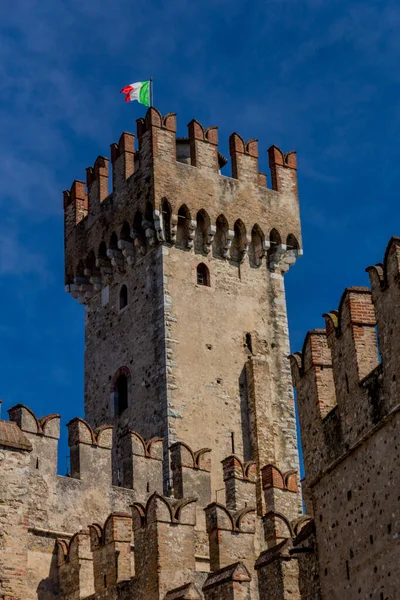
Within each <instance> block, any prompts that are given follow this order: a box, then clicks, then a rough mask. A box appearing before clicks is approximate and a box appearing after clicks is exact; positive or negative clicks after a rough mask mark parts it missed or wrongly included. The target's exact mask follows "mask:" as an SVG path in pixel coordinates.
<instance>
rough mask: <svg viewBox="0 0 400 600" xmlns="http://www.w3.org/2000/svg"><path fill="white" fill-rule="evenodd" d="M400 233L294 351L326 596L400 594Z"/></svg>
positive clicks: (308, 492) (308, 493) (308, 489)
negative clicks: (363, 284) (365, 281)
mask: <svg viewBox="0 0 400 600" xmlns="http://www.w3.org/2000/svg"><path fill="white" fill-rule="evenodd" d="M399 257H400V239H399V238H392V239H391V241H390V242H389V245H388V247H387V250H386V254H385V259H384V263H383V264H379V265H376V266H374V267H369V268H368V269H367V270H368V272H369V274H370V279H371V287H372V290H369V289H368V288H348V289H347V290H346V291H345V292H344V294H343V297H342V300H341V302H340V305H339V310H338V311H331V312H330V313H329V314H327V315H324V316H325V322H326V329H325V330H314V331H310V332H309V333H308V335H307V337H306V340H305V343H304V347H303V352H302V353H297V354H296V355H294V356H293V357H292V371H293V380H294V384H295V386H296V387H297V397H298V404H299V415H300V427H301V434H302V442H303V448H304V460H305V472H306V478H305V481H304V486H303V489H304V490H305V497H306V504H307V510H308V512H310V513H313V515H314V521H315V530H316V543H317V548H318V558H319V577H320V585H321V591H322V598H332V599H333V598H350V597H359V598H377V599H379V600H380V599H381V598H383V599H386V598H395V597H396V595H397V594H398V591H397V590H398V586H399V579H398V569H397V564H398V561H399V550H398V548H399V544H398V538H399V535H400V510H399V494H398V488H399V479H400V469H399V466H398V465H399V457H400V454H399V439H400V421H399V414H400V413H399V408H400V404H399V395H398V389H397V380H398V378H399V359H398V356H399V355H398V352H397V348H398V335H397V331H398V325H399V322H400V301H399V300H400V298H399V286H398V281H399V274H400V260H399Z"/></svg>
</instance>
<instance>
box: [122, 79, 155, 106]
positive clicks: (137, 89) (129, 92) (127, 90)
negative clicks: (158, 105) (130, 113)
mask: <svg viewBox="0 0 400 600" xmlns="http://www.w3.org/2000/svg"><path fill="white" fill-rule="evenodd" d="M121 94H125V102H133V101H134V100H137V101H138V102H140V104H144V105H145V106H150V80H149V81H137V82H136V83H131V84H130V85H126V86H125V87H124V88H122V90H121Z"/></svg>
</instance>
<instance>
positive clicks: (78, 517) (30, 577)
mask: <svg viewBox="0 0 400 600" xmlns="http://www.w3.org/2000/svg"><path fill="white" fill-rule="evenodd" d="M25 436H26V437H27V438H28V439H30V441H31V442H32V445H33V447H34V449H33V451H32V452H31V453H29V452H22V451H12V450H10V448H5V447H2V446H0V468H1V473H2V476H1V478H0V547H3V548H5V551H4V552H0V573H1V574H2V579H3V573H9V572H10V563H12V565H13V569H12V572H11V573H10V577H12V580H13V583H12V587H10V586H8V584H7V577H6V578H4V579H5V580H0V598H2V593H3V594H4V593H6V592H8V591H11V590H13V592H14V594H15V593H19V592H20V597H21V599H23V600H46V599H48V598H55V597H57V595H56V594H57V555H56V540H57V538H64V539H66V540H68V539H70V538H71V537H72V535H73V534H74V533H75V532H76V531H79V530H80V529H81V528H86V527H87V525H88V524H90V523H93V522H98V521H100V522H104V520H105V519H106V517H107V516H108V515H109V514H110V512H114V511H125V512H130V505H131V504H132V502H133V500H134V491H133V490H129V489H124V488H117V487H113V486H111V473H110V472H109V479H108V481H107V477H104V478H103V480H101V478H100V480H99V479H98V477H96V475H97V472H98V471H97V469H96V468H95V465H93V468H92V469H91V468H90V466H89V465H87V466H88V470H87V472H86V473H85V475H84V477H83V478H82V479H73V478H72V477H60V476H58V475H55V474H54V472H53V471H54V470H55V465H56V463H57V453H56V448H55V447H54V448H51V447H49V446H51V445H52V444H53V445H55V444H56V443H57V440H53V439H49V438H44V437H41V436H40V437H39V436H35V435H30V434H27V433H25ZM43 442H44V448H43V450H44V453H41V452H39V453H38V451H37V447H38V446H40V445H41V444H42V443H43ZM35 446H36V450H35ZM98 450H101V449H100V448H98ZM45 454H47V461H46V460H44V459H43V460H42V456H44V455H45ZM50 456H51V459H52V460H51V461H50ZM53 463H54V465H53ZM36 465H38V468H36ZM98 467H99V469H100V470H101V468H102V461H101V459H100V457H99V465H98ZM91 470H92V472H93V476H92V477H91V475H90V473H91ZM11 556H12V561H10V557H11ZM8 587H10V590H9V589H8ZM11 597H14V595H12V596H11Z"/></svg>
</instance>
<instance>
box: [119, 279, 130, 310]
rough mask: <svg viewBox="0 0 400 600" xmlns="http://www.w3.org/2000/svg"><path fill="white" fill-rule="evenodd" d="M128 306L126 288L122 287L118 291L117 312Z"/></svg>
mask: <svg viewBox="0 0 400 600" xmlns="http://www.w3.org/2000/svg"><path fill="white" fill-rule="evenodd" d="M127 304H128V288H127V287H126V285H123V286H122V287H121V289H120V290H119V310H121V309H122V308H125V306H127Z"/></svg>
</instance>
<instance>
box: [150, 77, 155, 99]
mask: <svg viewBox="0 0 400 600" xmlns="http://www.w3.org/2000/svg"><path fill="white" fill-rule="evenodd" d="M150 106H154V92H153V78H152V77H150Z"/></svg>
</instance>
